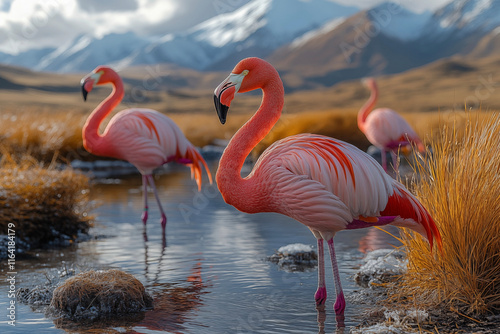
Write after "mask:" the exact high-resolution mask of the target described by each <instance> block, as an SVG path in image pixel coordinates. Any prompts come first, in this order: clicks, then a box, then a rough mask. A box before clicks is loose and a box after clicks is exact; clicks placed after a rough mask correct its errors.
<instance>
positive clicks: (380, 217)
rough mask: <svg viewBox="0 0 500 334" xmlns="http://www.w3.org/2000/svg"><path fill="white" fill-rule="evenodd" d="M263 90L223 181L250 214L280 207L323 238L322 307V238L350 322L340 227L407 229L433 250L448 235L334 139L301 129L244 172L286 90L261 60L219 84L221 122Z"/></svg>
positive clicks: (320, 297) (231, 198)
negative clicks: (237, 101)
mask: <svg viewBox="0 0 500 334" xmlns="http://www.w3.org/2000/svg"><path fill="white" fill-rule="evenodd" d="M258 88H261V89H262V91H263V98H262V104H261V106H260V108H259V109H258V110H257V112H256V113H255V115H253V116H252V118H251V119H250V120H249V121H248V122H247V123H246V124H245V125H243V126H242V127H241V129H239V130H238V132H237V133H236V134H235V135H234V136H233V138H232V139H231V141H230V142H229V145H228V146H227V148H226V150H225V151H224V154H223V155H222V157H221V160H220V162H219V169H218V171H217V175H216V180H217V185H218V187H219V190H220V192H221V194H222V196H223V198H224V200H225V201H226V202H227V203H228V204H231V205H233V206H234V207H235V208H237V209H238V210H240V211H243V212H247V213H257V212H277V213H281V214H284V215H287V216H289V217H291V218H294V219H296V220H298V221H299V222H301V223H302V224H304V225H306V226H307V227H308V228H309V229H310V230H311V231H312V233H313V234H314V236H315V237H316V238H317V241H318V289H317V291H316V294H315V296H314V297H315V300H316V304H317V305H318V306H320V305H323V304H324V303H325V300H326V287H325V266H324V251H323V240H326V241H327V243H328V249H329V251H330V257H331V260H332V267H333V275H334V281H335V290H336V295H337V297H336V301H335V305H334V309H335V313H336V318H337V325H338V326H339V327H343V326H344V309H345V299H344V295H343V292H342V286H341V283H340V276H339V270H338V267H337V260H336V257H335V248H334V245H333V237H334V236H335V234H336V233H337V232H339V231H341V230H345V229H358V228H363V227H371V226H382V225H387V224H391V225H395V226H401V227H408V228H410V229H413V230H415V231H417V232H418V233H420V234H422V235H423V236H425V237H426V238H427V239H428V240H429V242H430V246H431V248H432V244H433V239H436V242H437V243H438V246H439V248H441V236H440V234H439V231H438V229H437V227H436V225H435V223H434V221H433V220H432V218H431V216H430V215H429V213H428V212H427V211H426V209H425V208H424V207H423V206H422V205H421V204H420V203H419V202H418V200H417V199H416V198H415V197H414V196H413V195H411V194H410V192H409V191H408V190H406V188H405V187H404V186H403V185H402V184H400V183H399V182H397V181H396V180H394V179H392V178H391V177H390V176H388V175H387V173H385V172H384V170H383V169H382V167H381V166H380V165H379V164H378V163H377V162H376V161H375V160H374V159H373V158H372V157H370V156H369V155H368V154H366V153H364V152H362V151H361V150H359V149H357V148H356V147H354V146H352V145H350V144H348V143H345V142H342V141H340V140H335V139H333V138H329V137H325V136H319V135H313V134H301V135H296V136H291V137H288V138H285V139H283V140H280V141H278V142H276V143H274V144H273V145H272V146H270V147H269V148H268V149H267V150H266V151H264V152H263V153H262V155H261V156H260V158H259V159H258V160H257V162H256V164H255V166H254V168H253V170H252V172H251V173H250V174H249V175H248V176H247V177H245V178H242V177H241V176H240V173H241V168H242V166H243V163H244V161H245V158H246V157H247V155H248V154H249V153H250V152H251V150H252V149H253V148H254V147H255V146H256V145H257V143H259V142H260V141H261V140H262V139H263V138H264V137H265V136H266V134H267V133H268V132H269V131H270V130H271V128H272V127H273V126H274V124H275V123H276V122H277V121H278V119H279V117H280V115H281V110H282V108H283V102H284V90H283V84H282V82H281V79H280V77H279V75H278V72H277V71H276V70H275V69H274V67H272V65H270V64H269V63H267V62H265V61H264V60H261V59H259V58H246V59H243V60H242V61H240V62H239V63H238V64H237V65H236V67H235V68H234V69H233V71H232V73H231V74H230V75H229V77H228V78H227V79H226V80H224V81H223V82H222V83H221V84H220V85H219V86H218V87H217V88H216V89H215V92H214V93H215V97H214V101H215V107H216V110H217V114H218V116H219V119H220V121H221V123H222V124H224V123H225V122H226V116H227V112H228V109H229V106H230V104H231V101H232V100H233V98H234V95H235V93H237V92H240V93H243V92H248V91H251V90H254V89H258Z"/></svg>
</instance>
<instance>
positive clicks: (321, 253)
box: [314, 239, 326, 306]
mask: <svg viewBox="0 0 500 334" xmlns="http://www.w3.org/2000/svg"><path fill="white" fill-rule="evenodd" d="M314 299H315V300H316V306H320V305H323V304H324V303H325V301H326V286H325V250H324V248H323V239H318V290H316V293H315V294H314Z"/></svg>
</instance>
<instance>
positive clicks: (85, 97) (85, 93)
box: [82, 84, 89, 101]
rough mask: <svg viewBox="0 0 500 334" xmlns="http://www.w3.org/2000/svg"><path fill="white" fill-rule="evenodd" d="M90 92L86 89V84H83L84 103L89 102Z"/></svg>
mask: <svg viewBox="0 0 500 334" xmlns="http://www.w3.org/2000/svg"><path fill="white" fill-rule="evenodd" d="M88 94H89V92H87V90H86V89H85V84H82V95H83V101H87V95H88Z"/></svg>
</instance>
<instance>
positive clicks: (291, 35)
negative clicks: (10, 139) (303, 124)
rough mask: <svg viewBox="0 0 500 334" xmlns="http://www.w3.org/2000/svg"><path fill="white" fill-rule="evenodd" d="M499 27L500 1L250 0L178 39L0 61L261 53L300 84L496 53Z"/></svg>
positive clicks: (118, 39) (88, 64) (87, 41)
mask: <svg viewBox="0 0 500 334" xmlns="http://www.w3.org/2000/svg"><path fill="white" fill-rule="evenodd" d="M499 27H500V0H458V1H451V2H450V3H449V4H447V5H445V6H444V7H442V8H440V9H438V10H437V11H435V12H432V13H431V12H423V13H414V12H412V11H409V10H407V9H406V8H404V7H402V6H400V5H398V4H394V3H382V4H380V5H377V6H376V7H373V8H371V9H369V10H366V11H359V10H358V9H356V8H355V7H349V6H342V5H339V4H336V3H335V2H333V1H331V0H253V1H250V2H248V3H247V4H246V5H244V6H242V7H240V8H239V9H237V10H235V11H233V12H229V13H224V14H220V15H217V16H215V17H212V18H211V19H209V20H207V21H205V22H202V23H200V24H198V25H196V26H194V27H192V28H191V29H189V30H187V31H184V32H181V33H175V34H167V35H164V36H156V37H139V36H137V35H134V34H133V33H124V34H110V35H106V36H104V37H102V38H100V39H98V38H93V37H89V36H80V37H78V38H77V39H75V40H74V41H72V42H71V43H68V44H65V45H61V46H60V47H58V48H56V49H43V50H30V51H27V52H24V53H21V54H18V55H16V56H12V55H7V54H2V53H0V63H6V64H12V65H19V66H24V67H28V68H31V69H36V70H41V71H55V72H76V71H78V72H86V71H89V70H90V69H92V68H94V67H95V66H97V65H99V64H110V65H114V66H116V67H119V68H121V67H126V66H130V65H143V64H158V63H166V64H175V65H178V66H180V67H186V68H190V69H195V70H220V69H224V70H228V69H231V68H232V67H233V66H234V64H235V63H236V62H237V61H238V60H240V59H241V58H243V57H247V56H259V57H265V58H267V59H269V60H271V61H272V62H273V64H275V65H276V66H277V67H278V68H279V69H280V70H281V71H283V73H284V74H285V75H286V73H288V72H293V73H298V75H300V76H302V78H306V79H305V80H306V81H307V80H309V82H308V83H303V82H302V81H301V80H302V79H300V80H299V79H297V77H295V78H294V80H295V81H296V82H297V87H298V88H300V87H302V88H303V87H314V85H331V84H334V83H336V82H338V81H341V80H347V79H355V78H360V77H363V76H366V75H379V74H388V73H397V72H401V71H404V70H407V69H410V68H413V67H416V66H421V65H424V64H426V63H429V62H431V61H434V60H437V59H440V58H442V57H448V56H451V55H454V54H461V55H473V56H478V57H479V56H487V55H491V54H495V53H498V52H499V51H500V50H499V49H500V28H499Z"/></svg>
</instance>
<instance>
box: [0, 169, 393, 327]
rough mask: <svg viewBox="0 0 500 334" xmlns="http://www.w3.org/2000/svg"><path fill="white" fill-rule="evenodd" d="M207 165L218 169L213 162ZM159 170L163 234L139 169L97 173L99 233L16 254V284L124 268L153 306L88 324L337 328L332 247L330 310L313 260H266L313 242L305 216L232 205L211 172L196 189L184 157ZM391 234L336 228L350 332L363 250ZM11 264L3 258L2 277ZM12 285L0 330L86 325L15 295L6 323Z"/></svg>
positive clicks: (356, 314)
mask: <svg viewBox="0 0 500 334" xmlns="http://www.w3.org/2000/svg"><path fill="white" fill-rule="evenodd" d="M211 170H212V171H213V173H215V170H216V165H215V164H212V165H211ZM155 180H156V184H157V187H158V190H159V192H160V197H161V200H162V202H163V205H164V209H165V211H166V213H167V219H168V223H167V229H166V236H165V239H164V240H163V238H162V234H161V226H160V224H159V219H160V216H159V211H158V209H157V206H156V202H155V200H154V196H153V195H152V194H149V206H150V215H149V221H148V224H147V233H146V235H144V234H143V228H142V222H141V219H140V216H141V213H142V206H143V203H142V192H141V178H140V176H139V175H133V176H130V177H125V178H121V179H104V180H100V182H99V183H97V184H95V185H94V186H93V188H92V190H91V194H92V197H93V198H94V199H95V201H96V203H97V204H98V207H97V208H96V209H95V210H94V213H95V215H96V221H95V226H94V227H93V228H92V229H91V234H92V235H94V236H97V237H95V238H92V239H91V240H88V241H84V242H80V243H78V244H76V245H73V246H71V247H68V248H65V249H58V250H46V251H39V252H37V253H36V255H35V257H34V258H33V259H29V260H18V261H17V262H16V269H17V275H16V288H20V287H29V286H31V285H33V284H35V283H37V282H36V280H40V277H42V278H43V277H44V274H43V273H44V272H47V271H49V270H54V268H57V269H60V268H62V267H64V266H67V267H77V268H95V269H102V268H118V269H122V270H124V271H126V272H129V273H131V274H133V275H134V276H135V277H136V278H137V279H139V280H140V281H141V282H142V283H143V284H144V285H145V287H146V289H147V290H148V292H150V293H151V294H152V295H153V297H154V299H155V309H154V310H150V311H146V312H145V313H144V314H141V315H139V316H138V317H136V318H134V319H130V321H126V323H125V322H124V321H121V322H118V323H111V324H95V325H94V329H93V330H91V331H88V332H92V333H101V332H106V333H125V332H126V333H318V332H321V333H323V331H324V332H326V333H334V332H335V327H336V325H335V314H334V311H333V306H332V305H333V302H334V301H335V298H334V297H335V290H334V285H333V278H332V271H331V266H330V263H329V260H328V259H329V257H328V255H326V254H325V255H326V256H327V257H326V260H327V261H326V273H327V277H326V279H327V288H328V295H329V298H328V300H327V304H326V308H325V310H324V311H318V310H317V309H316V307H315V303H314V298H313V296H314V293H315V290H316V284H317V273H316V270H315V269H314V270H312V271H308V272H294V273H290V272H286V271H283V270H280V269H279V268H278V267H277V265H276V264H274V263H271V262H268V261H266V260H265V258H266V257H268V256H270V255H272V254H273V253H274V251H275V250H277V249H278V248H279V247H281V246H283V245H287V244H291V243H304V244H310V245H314V248H315V245H316V240H315V238H314V237H313V236H312V234H311V233H310V232H309V230H308V229H307V228H306V227H305V226H303V225H301V224H300V223H298V222H296V221H294V220H292V219H290V218H288V217H285V216H281V215H278V214H255V215H250V214H244V213H241V212H239V211H237V210H236V209H234V208H233V207H231V206H229V205H227V204H226V203H225V202H224V201H223V199H222V197H221V195H220V193H219V192H218V190H217V188H216V186H215V185H212V186H210V185H209V184H208V182H207V181H206V178H205V180H204V181H205V182H204V187H203V190H202V192H201V193H198V192H197V188H196V184H195V182H194V181H192V180H191V179H190V174H189V169H187V168H184V167H182V166H179V167H174V168H172V167H169V168H168V169H167V170H166V171H165V172H164V173H163V174H161V175H160V176H158V177H156V179H155ZM146 239H147V241H146ZM389 244H397V241H396V240H395V239H394V238H392V237H390V236H388V235H387V234H385V233H383V232H381V231H379V230H376V229H363V230H353V231H345V232H341V233H339V234H338V235H337V236H336V238H335V245H336V250H337V256H338V261H339V265H340V271H341V278H342V284H343V288H344V292H345V294H346V298H347V308H346V314H345V316H346V326H347V327H346V329H345V332H346V333H347V332H349V328H351V327H353V326H356V325H358V324H359V322H360V321H361V320H360V319H361V318H360V315H361V313H362V312H363V311H364V310H365V308H366V307H368V306H366V305H359V304H356V303H355V302H353V301H351V300H350V298H349V296H350V295H352V294H355V291H356V290H360V289H362V288H360V287H358V286H356V284H355V283H354V280H353V275H354V273H355V272H356V269H357V268H359V266H360V264H361V263H362V261H361V259H362V258H363V256H364V255H363V251H366V250H372V249H378V248H387V247H388V245H389ZM389 247H390V246H389ZM325 252H326V253H327V250H325ZM6 272H7V270H6V266H2V274H3V276H4V277H5V275H6ZM34 274H35V275H34ZM42 280H43V279H42ZM38 283H39V282H38ZM7 292H8V286H7V284H1V285H0V309H2V310H4V311H2V312H1V314H2V318H3V319H1V320H2V321H1V322H0V333H29V332H33V333H64V332H66V331H67V332H75V331H76V332H87V329H88V328H86V327H85V328H82V327H81V326H80V327H79V326H78V325H76V326H75V325H74V324H68V323H59V322H57V321H56V323H55V322H54V321H53V320H52V319H48V318H45V316H44V314H43V313H41V312H40V311H39V310H36V309H32V308H31V307H30V306H26V305H20V304H19V303H17V309H16V326H15V327H12V326H8V325H7V324H6V321H5V315H6V311H5V310H6V306H7V305H8V302H9V299H8V298H7ZM318 319H319V323H318ZM95 328H97V330H96V329H95ZM105 328H107V330H106V331H105Z"/></svg>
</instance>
